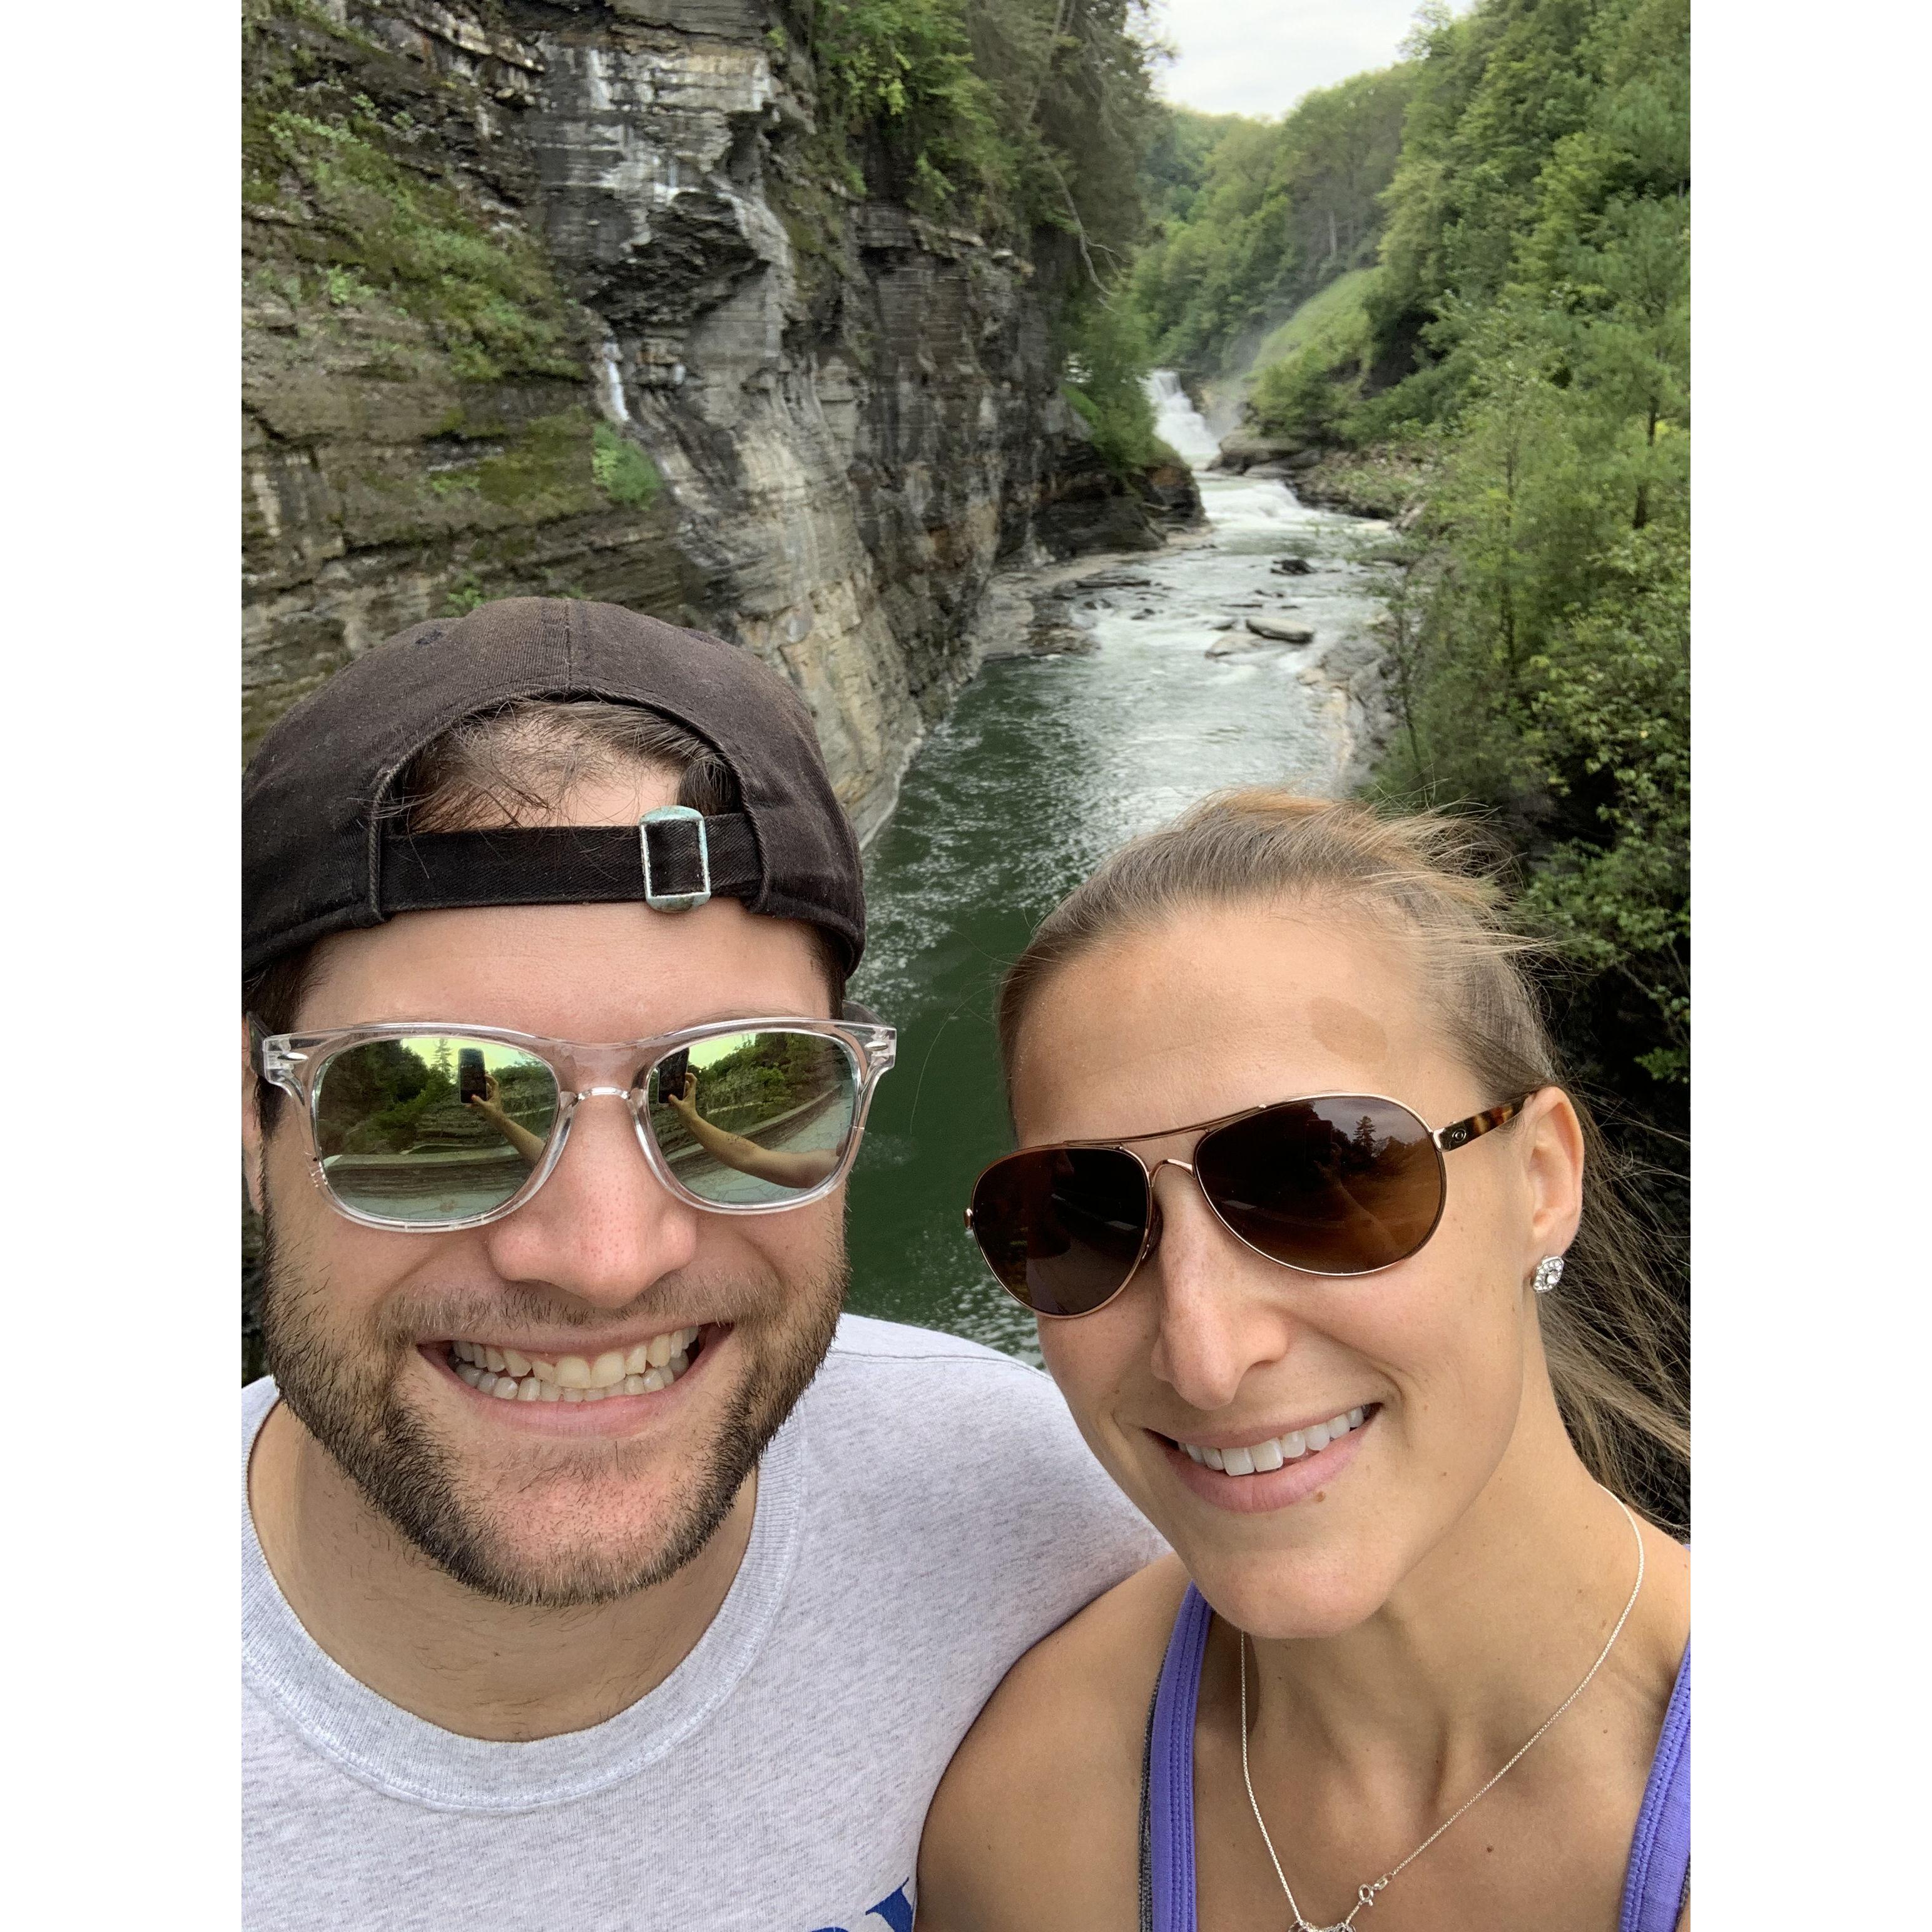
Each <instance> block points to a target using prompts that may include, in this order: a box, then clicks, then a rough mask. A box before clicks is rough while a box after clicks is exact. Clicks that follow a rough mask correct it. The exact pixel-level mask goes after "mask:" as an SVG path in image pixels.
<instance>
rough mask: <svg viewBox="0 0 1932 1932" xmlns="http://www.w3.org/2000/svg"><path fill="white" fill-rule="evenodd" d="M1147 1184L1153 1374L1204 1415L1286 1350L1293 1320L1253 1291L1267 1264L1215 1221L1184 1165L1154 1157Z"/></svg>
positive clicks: (1277, 1301)
mask: <svg viewBox="0 0 1932 1932" xmlns="http://www.w3.org/2000/svg"><path fill="white" fill-rule="evenodd" d="M1169 1170H1173V1171H1169ZM1154 1190H1155V1193H1156V1195H1157V1198H1158V1199H1159V1202H1160V1217H1161V1228H1160V1245H1159V1246H1158V1247H1156V1249H1155V1250H1154V1253H1152V1254H1151V1256H1149V1257H1148V1267H1149V1269H1150V1271H1151V1273H1152V1274H1153V1277H1154V1280H1153V1282H1152V1283H1151V1286H1152V1287H1153V1289H1154V1292H1155V1295H1156V1298H1157V1309H1158V1313H1157V1325H1156V1328H1155V1333H1154V1358H1153V1367H1154V1373H1155V1374H1156V1375H1157V1376H1160V1379H1161V1380H1162V1381H1163V1382H1166V1383H1167V1384H1169V1385H1170V1386H1171V1387H1172V1388H1173V1390H1174V1391H1175V1394H1177V1395H1178V1396H1179V1397H1181V1400H1183V1401H1184V1402H1185V1403H1187V1404H1188V1405H1189V1406H1190V1407H1191V1408H1193V1409H1199V1410H1201V1411H1202V1412H1204V1413H1210V1412H1213V1411H1214V1410H1216V1409H1225V1408H1226V1407H1227V1406H1228V1405H1229V1403H1231V1402H1232V1401H1233V1400H1234V1399H1235V1395H1236V1394H1237V1393H1238V1391H1239V1390H1240V1388H1241V1383H1242V1382H1243V1380H1244V1379H1245V1378H1246V1376H1247V1373H1248V1372H1249V1371H1250V1370H1251V1369H1254V1368H1257V1367H1260V1366H1261V1365H1262V1364H1264V1363H1267V1362H1271V1361H1277V1360H1278V1359H1279V1358H1280V1357H1281V1356H1282V1355H1284V1354H1285V1353H1286V1352H1287V1349H1288V1348H1289V1345H1290V1343H1291V1342H1292V1340H1293V1335H1294V1330H1295V1325H1296V1324H1295V1318H1294V1317H1293V1316H1290V1315H1289V1314H1288V1313H1286V1311H1285V1310H1284V1309H1283V1307H1282V1305H1281V1303H1280V1299H1279V1298H1277V1297H1276V1296H1274V1295H1268V1294H1266V1293H1258V1292H1256V1282H1255V1279H1254V1274H1253V1271H1255V1270H1256V1269H1262V1268H1271V1267H1272V1264H1271V1263H1270V1262H1265V1261H1264V1260H1262V1259H1261V1258H1260V1257H1259V1256H1256V1255H1253V1254H1250V1253H1249V1252H1248V1250H1247V1249H1245V1248H1244V1247H1242V1246H1241V1244H1240V1243H1239V1242H1238V1241H1236V1240H1235V1238H1234V1237H1233V1236H1232V1235H1230V1234H1229V1232H1228V1231H1227V1229H1226V1228H1224V1227H1223V1226H1222V1225H1221V1223H1220V1221H1219V1220H1217V1218H1216V1217H1215V1215H1214V1211H1213V1210H1212V1209H1211V1208H1210V1207H1209V1206H1208V1203H1207V1201H1206V1199H1205V1197H1204V1196H1202V1192H1201V1189H1200V1185H1199V1183H1198V1182H1197V1181H1196V1179H1195V1178H1194V1174H1193V1169H1191V1168H1190V1167H1188V1166H1186V1165H1185V1164H1184V1163H1181V1162H1178V1161H1169V1162H1164V1163H1161V1164H1160V1166H1157V1168H1156V1169H1155V1171H1154Z"/></svg>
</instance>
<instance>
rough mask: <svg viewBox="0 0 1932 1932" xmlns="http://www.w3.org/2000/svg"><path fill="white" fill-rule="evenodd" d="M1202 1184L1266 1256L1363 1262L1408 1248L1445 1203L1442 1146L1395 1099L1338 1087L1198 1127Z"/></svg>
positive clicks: (1311, 1263) (1304, 1263)
mask: <svg viewBox="0 0 1932 1932" xmlns="http://www.w3.org/2000/svg"><path fill="white" fill-rule="evenodd" d="M1195 1171H1196V1173H1197V1174H1198V1175H1199V1177H1200V1181H1201V1186H1202V1190H1203V1191H1204V1192H1205V1193H1206V1195H1207V1196H1208V1199H1209V1200H1210V1201H1211V1202H1213V1203H1214V1208H1215V1210H1216V1211H1217V1213H1218V1214H1220V1217H1221V1218H1222V1219H1223V1220H1224V1221H1226V1223H1227V1224H1228V1225H1229V1227H1231V1228H1232V1229H1234V1231H1235V1233H1236V1234H1238V1235H1240V1236H1241V1238H1242V1240H1244V1241H1246V1242H1247V1243H1248V1244H1250V1246H1251V1247H1255V1248H1258V1249H1259V1250H1260V1251H1261V1252H1262V1253H1263V1254H1265V1255H1266V1256H1268V1257H1269V1258H1270V1259H1271V1260H1274V1261H1278V1262H1286V1264H1287V1265H1289V1267H1291V1268H1307V1269H1308V1270H1310V1271H1312V1272H1313V1273H1315V1274H1367V1273H1369V1272H1370V1271H1372V1270H1373V1269H1376V1268H1388V1267H1389V1266H1391V1265H1392V1264H1393V1263H1394V1262H1399V1261H1403V1260H1406V1259H1407V1258H1408V1257H1409V1256H1411V1255H1412V1254H1414V1253H1415V1252H1416V1250H1418V1249H1419V1248H1420V1247H1421V1246H1422V1245H1423V1244H1424V1242H1425V1241H1427V1240H1428V1239H1429V1238H1430V1235H1432V1234H1433V1233H1434V1232H1435V1231H1436V1222H1437V1220H1439V1218H1440V1217H1441V1215H1442V1201H1443V1185H1442V1156H1441V1155H1440V1154H1438V1153H1437V1151H1436V1146H1435V1144H1434V1142H1433V1141H1431V1139H1430V1136H1429V1130H1428V1129H1427V1127H1424V1125H1423V1124H1422V1122H1421V1121H1419V1120H1418V1119H1417V1118H1416V1117H1415V1115H1413V1114H1412V1113H1411V1112H1409V1109H1407V1108H1406V1107H1401V1106H1397V1105H1396V1103H1394V1101H1392V1100H1372V1099H1370V1098H1367V1097H1361V1096H1357V1097H1351V1096H1348V1095H1343V1096H1340V1097H1330V1098H1328V1099H1324V1100H1295V1101H1291V1102H1289V1103H1288V1104H1286V1106H1279V1107H1269V1108H1267V1109H1265V1110H1264V1111H1263V1112H1261V1113H1259V1114H1255V1115H1250V1117H1249V1118H1247V1120H1244V1121H1235V1122H1234V1123H1233V1124H1232V1125H1230V1126H1229V1127H1222V1128H1220V1129H1219V1130H1217V1131H1216V1132H1214V1133H1211V1134H1208V1135H1205V1136H1203V1137H1202V1140H1201V1143H1200V1145H1199V1147H1198V1148H1196V1151H1195Z"/></svg>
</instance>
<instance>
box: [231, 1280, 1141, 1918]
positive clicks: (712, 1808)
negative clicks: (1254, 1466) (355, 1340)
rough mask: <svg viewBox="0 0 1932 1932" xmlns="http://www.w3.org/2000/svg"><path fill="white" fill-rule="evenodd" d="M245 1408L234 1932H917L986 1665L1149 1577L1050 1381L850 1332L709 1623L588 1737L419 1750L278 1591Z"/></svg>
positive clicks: (986, 1354) (775, 1456)
mask: <svg viewBox="0 0 1932 1932" xmlns="http://www.w3.org/2000/svg"><path fill="white" fill-rule="evenodd" d="M274 1403H275V1385H274V1384H273V1383H272V1382H268V1381H266V1380H264V1381H262V1382H256V1383H254V1384H253V1385H251V1387H250V1388H247V1389H245V1391H243V1392H242V1466H243V1472H244V1480H243V1487H242V1687H243V1688H242V1772H243V1793H244V1802H243V1812H244V1817H243V1832H242V1855H243V1873H244V1879H243V1882H244V1909H243V1915H242V1917H243V1923H244V1924H245V1925H246V1926H248V1927H262V1928H264V1932H267V1928H271V1927H272V1928H274V1932H307V1928H311V1927H313V1928H314V1932H347V1928H354V1929H355V1932H379V1928H380V1932H389V1928H395V1932H404V1928H408V1932H418V1928H427V1927H446V1926H448V1927H465V1928H466V1927H472V1926H478V1927H480V1926H487V1927H492V1928H499V1927H508V1928H520V1927H530V1928H532V1932H535V1928H539V1927H541V1932H554V1928H556V1927H558V1926H560V1925H567V1926H568V1927H571V1928H572V1932H616V1928H617V1927H624V1928H626V1932H655V1928H661V1929H662V1932H673V1928H674V1932H908V1928H909V1927H910V1925H911V1924H912V1899H913V1864H914V1861H915V1858H916V1854H917V1851H918V1846H919V1829H920V1826H921V1825H922V1823H923V1822H924V1820H925V1816H926V1806H927V1804H928V1802H929V1800H930V1799H931V1798H932V1793H933V1790H934V1787H935V1786H936V1785H937V1784H938V1782H939V1778H940V1775H941V1772H944V1770H945V1769H946V1766H947V1761H948V1760H950V1758H951V1757H952V1755H953V1749H954V1747H955V1746H956V1745H958V1743H959V1740H960V1739H961V1738H962V1736H965V1732H966V1730H967V1727H968V1725H970V1724H971V1723H972V1721H973V1719H974V1717H975V1716H977V1715H978V1712H979V1710H980V1706H982V1705H983V1703H985V1702H986V1699H987V1698H988V1697H989V1696H990V1695H991V1694H992V1691H993V1689H994V1687H995V1685H998V1682H999V1681H1000V1679H1001V1676H1004V1673H1005V1671H1006V1669H1007V1666H1008V1665H1009V1664H1011V1663H1012V1662H1013V1660H1014V1659H1015V1658H1016V1657H1018V1656H1019V1655H1020V1653H1021V1652H1022V1651H1024V1650H1025V1649H1027V1648H1028V1646H1030V1645H1031V1644H1032V1643H1035V1642H1036V1641H1037V1640H1038V1639H1040V1637H1043V1636H1045V1635H1046V1633H1047V1632H1048V1631H1050V1630H1052V1629H1053V1628H1055V1626H1056V1625H1058V1624H1060V1623H1061V1622H1064V1621H1065V1619H1067V1617H1069V1616H1071V1615H1072V1614H1073V1612H1074V1611H1075V1610H1078V1609H1079V1607H1080V1606H1081V1605H1082V1604H1085V1603H1086V1602H1088V1601H1089V1600H1090V1599H1091V1598H1093V1597H1094V1596H1096V1595H1098V1594H1099V1593H1100V1592H1101V1591H1103V1590H1104V1589H1106V1588H1108V1587H1109V1585H1111V1584H1113V1583H1117V1582H1118V1580H1120V1579H1121V1577H1124V1576H1127V1575H1128V1574H1130V1573H1131V1572H1132V1571H1134V1570H1136V1569H1138V1568H1139V1567H1140V1566H1141V1565H1143V1564H1145V1563H1146V1562H1148V1561H1150V1560H1151V1559H1152V1558H1153V1557H1154V1556H1157V1555H1158V1554H1159V1553H1160V1551H1161V1550H1163V1548H1164V1547H1165V1546H1164V1545H1163V1544H1162V1543H1161V1541H1160V1538H1158V1537H1157V1535H1156V1534H1155V1533H1154V1531H1153V1529H1151V1528H1150V1527H1149V1526H1148V1523H1146V1521H1145V1520H1144V1519H1143V1518H1142V1517H1141V1516H1140V1515H1139V1514H1137V1512H1136V1511H1135V1510H1134V1509H1133V1507H1132V1506H1131V1505H1130V1504H1129V1503H1127V1501H1126V1500H1125V1499H1124V1498H1123V1497H1122V1496H1121V1494H1120V1493H1119V1492H1118V1490H1115V1487H1114V1486H1113V1484H1112V1482H1110V1481H1109V1479H1108V1478H1107V1477H1106V1475H1105V1474H1104V1473H1103V1472H1102V1470H1101V1469H1100V1466H1099V1465H1098V1464H1097V1463H1095V1462H1094V1460H1093V1459H1092V1457H1091V1456H1090V1455H1089V1454H1088V1451H1087V1449H1086V1447H1085V1445H1084V1444H1083V1443H1082V1442H1081V1440H1080V1439H1079V1435H1078V1434H1077V1433H1076V1431H1075V1430H1074V1428H1073V1424H1072V1422H1071V1421H1070V1420H1069V1418H1068V1417H1067V1412H1066V1409H1065V1408H1064V1406H1063V1404H1062V1403H1061V1400H1060V1396H1059V1394H1058V1391H1056V1390H1055V1388H1054V1386H1053V1385H1052V1382H1050V1381H1049V1379H1047V1378H1046V1376H1043V1375H1042V1374H1040V1373H1039V1371H1038V1370H1034V1369H1030V1368H1028V1367H1025V1366H1024V1364H1021V1363H1019V1362H1016V1361H1011V1360H1010V1359H1009V1358H1007V1357H1005V1356H1004V1355H995V1354H994V1353H993V1352H992V1351H991V1350H990V1349H983V1348H980V1347H978V1346H976V1345H975V1344H974V1343H969V1342H962V1341H960V1340H957V1339H956V1338H955V1337H952V1336H950V1335H940V1334H932V1333H930V1332H929V1331H926V1330H924V1329H919V1328H901V1327H899V1326H898V1325H895V1324H892V1323H888V1322H872V1321H867V1320H863V1319H858V1318H856V1317H853V1316H847V1317H846V1318H845V1319H844V1320H843V1321H841V1322H840V1324H839V1326H838V1339H837V1340H836V1341H835V1343H833V1345H832V1353H831V1355H829V1358H827V1360H826V1364H825V1366H824V1367H823V1369H822V1370H820V1373H819V1376H818V1379H817V1381H816V1382H814V1383H813V1385H812V1386H811V1389H810V1390H809V1391H808V1392H807V1394H806V1395H805V1399H804V1400H802V1402H801V1403H799V1406H798V1407H797V1409H796V1410H794V1411H793V1414H792V1415H791V1417H790V1419H789V1420H788V1421H787V1422H786V1424H785V1425H784V1427H783V1428H782V1429H781V1430H780V1431H779V1432H778V1435H777V1436H775V1438H774V1439H773V1440H772V1445H771V1447H770V1448H769V1449H768V1450H767V1451H766V1454H765V1457H764V1460H763V1463H762V1464H761V1465H760V1475H759V1482H758V1498H757V1513H756V1517H755V1520H754V1523H753V1525H752V1529H751V1540H750V1543H749V1544H748V1547H747V1548H746V1550H745V1557H744V1561H743V1562H742V1565H740V1566H739V1571H738V1574H737V1577H736V1580H734V1581H733V1583H732V1586H731V1588H730V1591H729V1592H728V1593H727V1595H726V1597H725V1599H724V1603H723V1604H722V1606H721V1607H720V1608H719V1610H718V1614H717V1616H716V1617H715V1618H714V1619H712V1623H711V1626H710V1628H709V1629H708V1630H706V1632H705V1633H704V1634H703V1637H701V1638H700V1640H699V1641H698V1643H697V1645H696V1646H695V1647H694V1649H692V1651H691V1653H690V1655H688V1657H686V1658H685V1660H684V1661H683V1662H682V1664H679V1666H678V1667H677V1668H676V1670H674V1671H673V1672H672V1673H671V1674H670V1676H669V1677H667V1679H665V1680H664V1682H663V1683H661V1684H660V1685H658V1687H657V1688H656V1689H655V1690H654V1691H651V1692H650V1693H649V1694H648V1695H646V1696H645V1697H642V1698H640V1699H639V1700H638V1701H637V1703H635V1704H633V1705H632V1706H631V1707H630V1708H629V1709H628V1710H625V1711H622V1712H619V1714H618V1715H616V1717H614V1718H611V1719H610V1720H609V1721H608V1722H607V1723H604V1724H598V1725H596V1726H594V1727H592V1729H590V1730H586V1731H576V1732H572V1733H568V1734H567V1735H565V1736H561V1737H553V1738H543V1739H538V1740H536V1741H535V1742H532V1743H529V1744H493V1743H487V1742H483V1741H481V1740H480V1739H475V1738H466V1737H460V1736H457V1735H455V1733H452V1732H449V1731H446V1730H441V1729H440V1728H439V1727H437V1726H436V1725H434V1724H428V1723H425V1721H423V1720H422V1718H416V1717H413V1716H412V1715H410V1713H409V1712H407V1711H404V1710H402V1709H399V1708H398V1706H395V1705H393V1704H391V1703H388V1702H387V1701H386V1700H384V1699H383V1698H382V1697H378V1696H377V1694H376V1693H375V1692H374V1691H371V1690H370V1689H368V1688H367V1686H365V1685H363V1684H362V1683H361V1682H359V1681H358V1680H357V1679H355V1678H353V1677H351V1676H350V1675H349V1674H348V1673H347V1672H346V1671H344V1670H342V1669H341V1667H339V1666H338V1664H335V1662H333V1661H332V1660H331V1659H330V1658H329V1657H328V1656H327V1655H326V1654H325V1653H324V1652H323V1651H322V1650H321V1649H320V1648H318V1647H317V1645H316V1643H314V1640H313V1639H311V1637H310V1636H309V1634H308V1632H307V1631H305V1629H304V1628H302V1624H301V1623H300V1622H299V1620H298V1619H297V1618H296V1615H295V1613H294V1612H293V1610H290V1607H289V1605H288V1604H287V1601H286V1600H285V1599H284V1597H283V1595H282V1594H281V1591H280V1589H278V1588H277V1586H276V1584H275V1578H274V1577H273V1576H272V1574H271V1573H270V1571H269V1567H268V1565H267V1563H266V1562H265V1561H264V1559H263V1555H262V1550H261V1546H260V1544H259V1543H258V1542H257V1540H256V1537H255V1530H254V1522H253V1520H252V1518H251V1516H250V1514H249V1511H248V1488H247V1481H246V1471H247V1466H248V1454H249V1452H250V1450H251V1448H252V1446H253V1445H254V1439H255V1435H256V1433H257V1430H259V1429H260V1427H261V1424H262V1421H263V1418H265V1417H266V1415H268V1413H269V1410H270V1409H271V1408H272V1407H273V1406H274Z"/></svg>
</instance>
